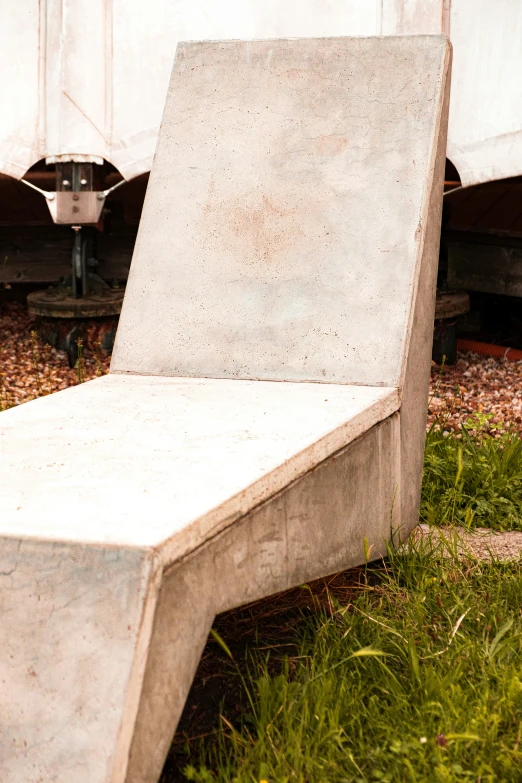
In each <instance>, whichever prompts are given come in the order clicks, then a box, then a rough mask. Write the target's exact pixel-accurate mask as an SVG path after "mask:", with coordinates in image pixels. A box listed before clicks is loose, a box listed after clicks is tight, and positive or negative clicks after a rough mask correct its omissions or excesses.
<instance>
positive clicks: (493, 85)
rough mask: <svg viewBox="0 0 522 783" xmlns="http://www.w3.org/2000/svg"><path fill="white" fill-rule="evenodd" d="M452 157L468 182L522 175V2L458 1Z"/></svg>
mask: <svg viewBox="0 0 522 783" xmlns="http://www.w3.org/2000/svg"><path fill="white" fill-rule="evenodd" d="M451 40H452V42H453V48H454V68H453V76H452V100H451V110H450V121H449V131H448V137H449V142H448V157H449V158H450V159H451V161H452V162H453V163H454V164H455V166H456V167H457V169H458V171H459V174H460V176H461V178H462V182H463V184H465V185H470V184H474V183H477V182H487V181H488V180H491V179H500V178H503V177H511V176H515V175H519V174H522V90H521V89H520V75H521V74H522V3H520V1H519V0H495V2H491V0H452V3H451Z"/></svg>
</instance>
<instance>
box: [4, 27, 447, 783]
mask: <svg viewBox="0 0 522 783" xmlns="http://www.w3.org/2000/svg"><path fill="white" fill-rule="evenodd" d="M449 61H450V53H449V45H448V44H447V42H446V40H445V39H443V38H440V37H436V36H425V37H418V38H408V37H404V38H381V39H364V38H360V39H349V38H344V39H318V40H314V39H306V40H298V39H295V40H286V41H256V42H237V41H236V42H219V43H191V44H182V45H180V46H179V47H178V51H177V56H176V64H175V67H174V72H173V76H172V82H171V89H170V92H169V97H168V99H167V104H166V109H165V114H164V118H163V123H162V130H161V133H160V140H159V145H158V150H157V154H156V158H155V163H154V168H153V172H152V175H151V180H150V184H149V189H148V193H147V198H146V203H145V207H144V213H143V217H142V222H141V226H140V232H139V236H138V241H137V245H136V249H135V254H134V258H133V263H132V268H131V274H130V278H129V284H128V288H127V292H126V296H125V302H124V307H123V312H122V316H121V320H120V325H119V328H118V334H117V338H116V346H115V351H114V356H113V360H112V364H111V372H110V374H109V375H108V376H107V377H104V378H100V379H98V380H96V381H92V382H90V383H87V384H84V385H82V386H79V387H76V388H74V389H70V390H67V391H65V392H59V393H58V394H55V395H52V396H50V397H46V398H43V399H40V400H36V401H34V402H31V403H28V404H26V405H23V406H20V407H19V408H16V409H12V410H10V411H7V412H4V413H2V414H1V416H0V455H1V458H0V536H1V538H0V615H1V618H2V622H1V623H0V682H1V683H2V698H1V701H0V772H1V774H0V779H1V780H2V783H20V781H23V782H24V783H41V781H45V783H47V782H48V781H54V782H55V783H70V781H71V780H74V781H75V783H123V782H124V781H125V782H126V783H156V782H157V780H158V778H159V775H160V773H161V769H162V766H163V763H164V759H165V757H166V754H167V752H168V748H169V744H170V742H171V739H172V736H173V733H174V730H175V727H176V724H177V721H178V719H179V715H180V713H181V710H182V708H183V705H184V702H185V699H186V696H187V693H188V690H189V688H190V684H191V681H192V678H193V676H194V672H195V670H196V668H197V664H198V661H199V657H200V654H201V651H202V649H203V646H204V644H205V641H206V638H207V636H208V632H209V628H210V627H211V624H212V621H213V618H214V616H215V615H216V613H218V612H221V611H224V610H226V609H229V608H232V607H234V606H238V605H241V604H243V603H246V602H248V601H251V600H255V599H257V598H260V597H262V596H265V595H270V594H272V593H274V592H277V591H279V590H283V589H285V588H288V587H291V586H293V585H296V584H299V583H302V582H304V581H306V580H309V579H312V578H316V577H320V576H323V575H327V574H330V573H333V572H335V571H337V570H340V569H342V568H346V567H349V566H351V565H355V564H359V563H361V562H364V558H365V552H367V551H368V549H369V550H370V553H371V557H377V556H380V555H382V554H383V553H384V552H385V550H386V542H387V540H388V539H389V537H390V535H391V534H392V533H393V532H397V531H398V530H402V531H403V532H407V531H408V530H409V529H410V528H411V527H412V526H413V524H415V522H416V520H417V513H418V503H419V490H420V478H421V471H422V452H423V442H424V432H425V424H426V407H427V388H428V380H429V366H430V351H431V328H432V324H433V313H434V301H435V277H436V267H437V250H438V232H439V228H440V212H441V202H442V182H443V171H444V159H445V133H446V124H447V98H448V88H449V79H448V71H449Z"/></svg>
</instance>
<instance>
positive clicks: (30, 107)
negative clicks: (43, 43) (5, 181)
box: [0, 0, 45, 178]
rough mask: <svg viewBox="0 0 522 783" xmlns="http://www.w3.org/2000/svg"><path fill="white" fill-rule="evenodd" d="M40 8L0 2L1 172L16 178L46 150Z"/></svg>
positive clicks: (33, 1)
mask: <svg viewBox="0 0 522 783" xmlns="http://www.w3.org/2000/svg"><path fill="white" fill-rule="evenodd" d="M39 7H40V3H39V2H38V0H17V2H13V0H0V22H1V23H0V107H1V109H0V171H1V172H2V173H4V174H9V175H10V176H13V177H17V178H19V177H22V176H23V175H24V173H25V171H26V170H27V169H28V168H29V167H30V166H32V164H33V163H34V162H35V160H38V158H39V157H41V156H42V155H43V154H44V152H43V150H44V149H45V147H44V139H43V138H41V134H42V132H43V130H44V127H43V128H41V127H40V126H39V124H38V122H39V116H40V117H42V110H43V107H42V106H41V105H40V92H41V85H40V71H39V61H38V47H39V31H40V12H39ZM43 83H44V77H43V75H42V84H43Z"/></svg>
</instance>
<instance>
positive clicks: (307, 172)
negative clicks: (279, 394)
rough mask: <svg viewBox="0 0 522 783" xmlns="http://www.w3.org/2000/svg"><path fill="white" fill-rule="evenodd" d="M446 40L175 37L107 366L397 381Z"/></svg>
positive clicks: (142, 370)
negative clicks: (193, 40) (216, 40)
mask: <svg viewBox="0 0 522 783" xmlns="http://www.w3.org/2000/svg"><path fill="white" fill-rule="evenodd" d="M421 40H422V43H423V44H424V45H422V46H421V45H420V41H421ZM446 46H447V44H446V42H445V41H444V40H443V39H442V38H441V37H440V36H436V37H435V36H433V37H426V38H424V39H420V38H419V39H417V40H415V39H409V38H406V37H402V38H401V37H397V38H384V39H381V43H380V48H379V49H378V50H377V52H378V54H376V55H374V52H375V51H376V50H375V40H373V39H369V38H358V39H357V38H351V39H348V38H345V39H335V40H332V39H307V40H301V41H278V42H271V41H266V42H263V41H261V42H259V41H257V42H251V43H241V42H228V43H220V44H212V43H206V44H181V45H180V47H179V48H178V56H177V59H176V67H175V70H174V74H173V78H172V83H171V91H170V94H169V98H168V100H167V106H166V109H165V114H164V119H163V125H162V131H161V135H160V141H159V145H158V150H157V154H156V165H155V168H154V171H153V174H152V176H151V181H150V183H149V188H148V191H147V198H146V202H145V207H144V211H143V216H142V219H141V225H140V231H139V235H138V239H137V243H136V248H135V252H134V258H133V262H132V267H131V271H130V277H129V282H128V285H127V294H126V297H125V302H124V305H123V312H122V315H121V319H120V327H119V330H118V335H117V338H116V345H115V349H114V354H113V360H112V365H111V367H112V370H113V372H137V373H142V374H152V375H180V376H192V375H195V376H201V377H210V378H212V377H213V378H220V377H221V378H223V377H229V378H252V379H263V380H288V381H330V382H333V383H358V384H365V385H383V386H397V385H399V381H400V378H401V372H402V366H403V357H404V349H405V344H406V336H407V326H408V318H409V308H410V302H411V298H412V295H413V291H414V285H415V280H416V269H417V263H418V259H419V252H420V242H421V236H422V228H423V225H422V224H423V220H425V219H426V218H425V209H426V204H427V201H425V200H424V199H423V197H422V194H423V192H424V189H425V185H426V182H427V181H429V180H430V177H431V173H432V166H433V155H434V151H433V144H434V136H433V132H434V131H433V129H434V127H435V121H436V116H437V112H438V111H439V97H440V90H441V89H442V70H441V69H442V68H443V67H444V66H443V63H442V59H441V52H442V51H443V49H444V48H445V47H446ZM252 68H253V69H255V72H256V74H257V79H256V81H255V83H253V81H252V77H251V71H252ZM412 73H414V74H415V79H412V76H411V75H412ZM427 96H430V97H429V100H427ZM224 105H226V106H227V109H226V111H224V110H223V106H224ZM363 227H364V228H363Z"/></svg>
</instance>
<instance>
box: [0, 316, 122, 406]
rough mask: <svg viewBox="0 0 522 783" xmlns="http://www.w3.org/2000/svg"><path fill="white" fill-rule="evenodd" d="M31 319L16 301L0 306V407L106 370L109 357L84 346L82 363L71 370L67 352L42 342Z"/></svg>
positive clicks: (54, 390)
mask: <svg viewBox="0 0 522 783" xmlns="http://www.w3.org/2000/svg"><path fill="white" fill-rule="evenodd" d="M37 328H38V324H37V321H36V319H35V318H31V317H30V316H29V315H28V314H27V310H26V308H25V307H24V306H23V305H21V304H18V303H16V302H15V303H8V304H5V305H3V306H2V307H1V309H0V409H4V408H10V407H12V406H13V405H19V404H20V403H22V402H28V401H29V400H34V399H35V398H36V397H42V396H44V395H46V394H51V393H52V392H56V391H60V390H61V389H66V388H67V387H68V386H75V385H76V384H77V383H78V382H79V376H80V377H82V378H83V379H84V380H91V379H92V378H96V377H98V376H99V375H104V374H105V373H106V372H108V371H109V363H110V358H109V357H108V356H106V355H104V354H103V353H102V351H101V350H96V351H92V350H91V351H90V350H88V349H85V351H84V352H83V353H84V356H83V359H82V366H81V367H80V368H78V367H76V368H74V369H71V368H70V367H69V363H68V359H67V354H66V353H65V352H63V351H56V350H55V349H54V348H51V346H50V345H45V344H44V343H43V342H42V341H41V339H40V338H39V336H38V334H37V331H36V330H37Z"/></svg>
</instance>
